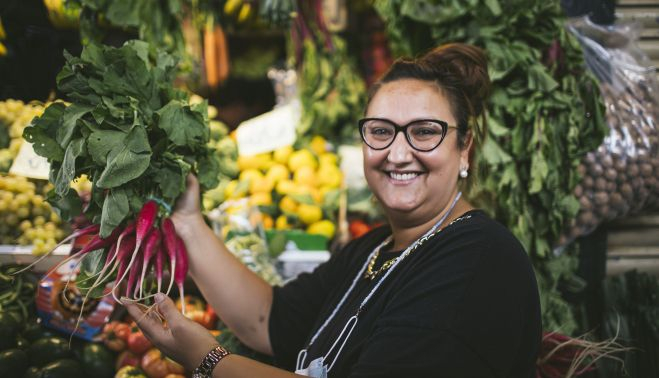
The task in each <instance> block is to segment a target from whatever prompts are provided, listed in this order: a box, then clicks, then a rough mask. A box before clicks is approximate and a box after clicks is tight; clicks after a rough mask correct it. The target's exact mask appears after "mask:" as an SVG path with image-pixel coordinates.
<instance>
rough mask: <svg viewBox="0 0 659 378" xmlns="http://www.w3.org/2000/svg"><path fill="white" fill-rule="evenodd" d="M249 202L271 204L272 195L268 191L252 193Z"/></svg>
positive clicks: (251, 203)
mask: <svg viewBox="0 0 659 378" xmlns="http://www.w3.org/2000/svg"><path fill="white" fill-rule="evenodd" d="M249 203H250V205H254V206H268V205H272V195H271V194H270V192H259V193H254V194H252V195H251V196H250V197H249Z"/></svg>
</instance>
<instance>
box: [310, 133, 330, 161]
mask: <svg viewBox="0 0 659 378" xmlns="http://www.w3.org/2000/svg"><path fill="white" fill-rule="evenodd" d="M309 148H311V151H313V152H314V153H315V154H316V155H318V156H320V155H321V154H323V153H324V152H325V151H327V141H326V140H325V138H323V137H322V136H320V135H315V136H314V137H313V138H311V142H310V143H309Z"/></svg>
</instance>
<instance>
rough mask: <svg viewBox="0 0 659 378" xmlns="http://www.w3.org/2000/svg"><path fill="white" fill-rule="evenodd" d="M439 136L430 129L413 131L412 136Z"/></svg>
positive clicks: (434, 130)
mask: <svg viewBox="0 0 659 378" xmlns="http://www.w3.org/2000/svg"><path fill="white" fill-rule="evenodd" d="M436 134H439V131H438V130H437V129H434V128H430V127H422V128H418V129H415V130H414V135H419V136H427V135H436Z"/></svg>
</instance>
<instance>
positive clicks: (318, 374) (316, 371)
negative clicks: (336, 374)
mask: <svg viewBox="0 0 659 378" xmlns="http://www.w3.org/2000/svg"><path fill="white" fill-rule="evenodd" d="M323 362H325V359H324V358H323V357H318V358H316V359H315V360H313V361H311V362H309V366H307V367H306V368H305V369H299V370H296V371H295V374H300V375H304V376H307V377H313V378H327V370H328V368H327V365H324V364H323Z"/></svg>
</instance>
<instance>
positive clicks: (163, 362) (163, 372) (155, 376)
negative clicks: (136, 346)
mask: <svg viewBox="0 0 659 378" xmlns="http://www.w3.org/2000/svg"><path fill="white" fill-rule="evenodd" d="M141 366H142V370H144V372H145V373H146V375H147V376H148V377H149V378H165V377H166V376H167V374H184V373H185V370H184V369H183V366H181V365H179V364H177V363H176V362H174V361H172V360H170V359H169V358H167V357H165V355H164V354H162V352H160V351H159V350H158V349H156V348H152V349H150V350H149V351H148V352H146V353H145V354H144V356H142V362H141Z"/></svg>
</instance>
